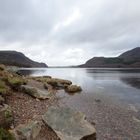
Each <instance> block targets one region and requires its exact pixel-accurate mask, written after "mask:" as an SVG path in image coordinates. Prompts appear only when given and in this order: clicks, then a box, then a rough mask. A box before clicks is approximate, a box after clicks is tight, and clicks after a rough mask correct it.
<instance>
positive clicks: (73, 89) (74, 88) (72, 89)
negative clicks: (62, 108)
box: [65, 85, 82, 93]
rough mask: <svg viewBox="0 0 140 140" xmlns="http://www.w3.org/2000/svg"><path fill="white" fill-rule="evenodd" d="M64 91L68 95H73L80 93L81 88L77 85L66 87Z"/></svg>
mask: <svg viewBox="0 0 140 140" xmlns="http://www.w3.org/2000/svg"><path fill="white" fill-rule="evenodd" d="M65 91H66V92H68V93H75V92H80V91H82V88H81V87H80V86H77V85H70V86H68V87H66V89H65Z"/></svg>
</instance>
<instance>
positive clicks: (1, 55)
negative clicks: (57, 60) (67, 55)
mask: <svg viewBox="0 0 140 140" xmlns="http://www.w3.org/2000/svg"><path fill="white" fill-rule="evenodd" d="M0 64H4V65H10V66H18V67H47V65H46V64H45V63H39V62H35V61H33V60H31V59H29V58H28V57H26V56H25V55H24V54H23V53H20V52H17V51H0Z"/></svg>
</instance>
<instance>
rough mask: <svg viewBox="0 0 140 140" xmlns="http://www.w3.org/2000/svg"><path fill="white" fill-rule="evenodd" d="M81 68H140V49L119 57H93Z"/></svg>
mask: <svg viewBox="0 0 140 140" xmlns="http://www.w3.org/2000/svg"><path fill="white" fill-rule="evenodd" d="M79 67H109V68H111V67H113V68H119V67H140V47H137V48H134V49H132V50H129V51H126V52H124V53H122V54H121V55H119V56H118V57H110V58H106V57H93V58H92V59H90V60H88V61H87V62H86V63H85V64H83V65H79Z"/></svg>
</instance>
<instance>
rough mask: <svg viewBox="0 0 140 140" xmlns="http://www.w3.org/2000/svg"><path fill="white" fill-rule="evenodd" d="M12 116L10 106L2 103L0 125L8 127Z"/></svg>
mask: <svg viewBox="0 0 140 140" xmlns="http://www.w3.org/2000/svg"><path fill="white" fill-rule="evenodd" d="M13 121H14V118H13V113H12V110H11V107H10V106H8V105H6V104H4V106H1V107H0V127H2V128H10V126H11V125H12V124H13Z"/></svg>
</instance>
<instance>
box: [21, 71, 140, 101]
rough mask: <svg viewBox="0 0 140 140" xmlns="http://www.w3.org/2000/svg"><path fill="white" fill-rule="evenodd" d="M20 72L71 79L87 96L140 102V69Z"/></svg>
mask: <svg viewBox="0 0 140 140" xmlns="http://www.w3.org/2000/svg"><path fill="white" fill-rule="evenodd" d="M20 72H21V73H22V74H24V75H32V76H43V75H50V76H52V77H58V78H64V79H69V80H71V81H72V82H73V84H78V85H80V86H81V87H82V89H83V91H82V93H84V94H87V96H88V95H89V96H91V95H94V94H103V95H106V96H112V97H116V98H118V99H120V100H124V101H129V102H135V103H136V102H138V103H140V69H92V68H47V69H46V68H41V69H40V68H36V69H27V68H24V69H21V70H20ZM82 93H81V94H82Z"/></svg>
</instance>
